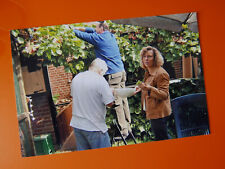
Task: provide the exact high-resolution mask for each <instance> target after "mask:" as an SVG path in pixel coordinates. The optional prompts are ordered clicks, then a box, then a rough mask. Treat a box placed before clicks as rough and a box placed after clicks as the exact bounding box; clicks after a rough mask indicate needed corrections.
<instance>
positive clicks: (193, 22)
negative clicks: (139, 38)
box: [112, 12, 198, 32]
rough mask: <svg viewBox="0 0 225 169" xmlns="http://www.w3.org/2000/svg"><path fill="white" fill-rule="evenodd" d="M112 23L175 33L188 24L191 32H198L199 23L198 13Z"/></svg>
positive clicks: (118, 20) (122, 20) (129, 19)
mask: <svg viewBox="0 0 225 169" xmlns="http://www.w3.org/2000/svg"><path fill="white" fill-rule="evenodd" d="M112 22H114V23H118V24H128V25H138V26H144V27H154V28H159V29H165V30H169V31H173V32H180V31H181V30H182V24H188V27H189V29H190V30H191V31H193V32H198V22H197V14H196V12H191V13H183V14H173V15H160V16H151V17H140V18H128V19H117V20H112Z"/></svg>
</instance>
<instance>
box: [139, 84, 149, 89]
mask: <svg viewBox="0 0 225 169" xmlns="http://www.w3.org/2000/svg"><path fill="white" fill-rule="evenodd" d="M138 87H139V88H141V89H142V90H150V88H151V86H150V85H146V84H145V83H141V84H140V85H138Z"/></svg>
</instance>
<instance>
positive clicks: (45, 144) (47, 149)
mask: <svg viewBox="0 0 225 169" xmlns="http://www.w3.org/2000/svg"><path fill="white" fill-rule="evenodd" d="M34 144H35V149H36V155H45V154H52V153H54V152H55V150H54V146H53V143H52V137H51V135H50V134H42V135H39V136H34Z"/></svg>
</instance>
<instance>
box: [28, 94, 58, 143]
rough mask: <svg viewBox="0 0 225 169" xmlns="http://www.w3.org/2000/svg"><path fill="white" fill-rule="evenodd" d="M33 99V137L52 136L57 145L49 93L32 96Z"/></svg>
mask: <svg viewBox="0 0 225 169" xmlns="http://www.w3.org/2000/svg"><path fill="white" fill-rule="evenodd" d="M30 96H31V98H32V105H33V106H32V110H33V115H34V117H35V120H32V119H31V126H32V131H33V135H41V134H49V133H50V134H51V136H52V139H53V143H54V144H56V136H55V130H54V125H53V120H52V115H51V114H52V112H51V107H50V105H51V104H50V101H49V97H50V96H49V94H48V93H47V92H44V93H38V94H33V95H30Z"/></svg>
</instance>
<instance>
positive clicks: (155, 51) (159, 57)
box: [140, 46, 164, 69]
mask: <svg viewBox="0 0 225 169" xmlns="http://www.w3.org/2000/svg"><path fill="white" fill-rule="evenodd" d="M150 50H152V51H153V57H154V64H153V65H154V66H162V65H163V63H164V59H163V57H162V55H161V53H160V52H159V51H158V49H156V48H154V47H152V46H147V47H143V48H142V50H141V52H140V59H141V60H140V65H141V67H142V68H143V69H146V67H145V66H144V64H143V61H142V58H143V56H144V55H145V53H146V52H147V51H150Z"/></svg>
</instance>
